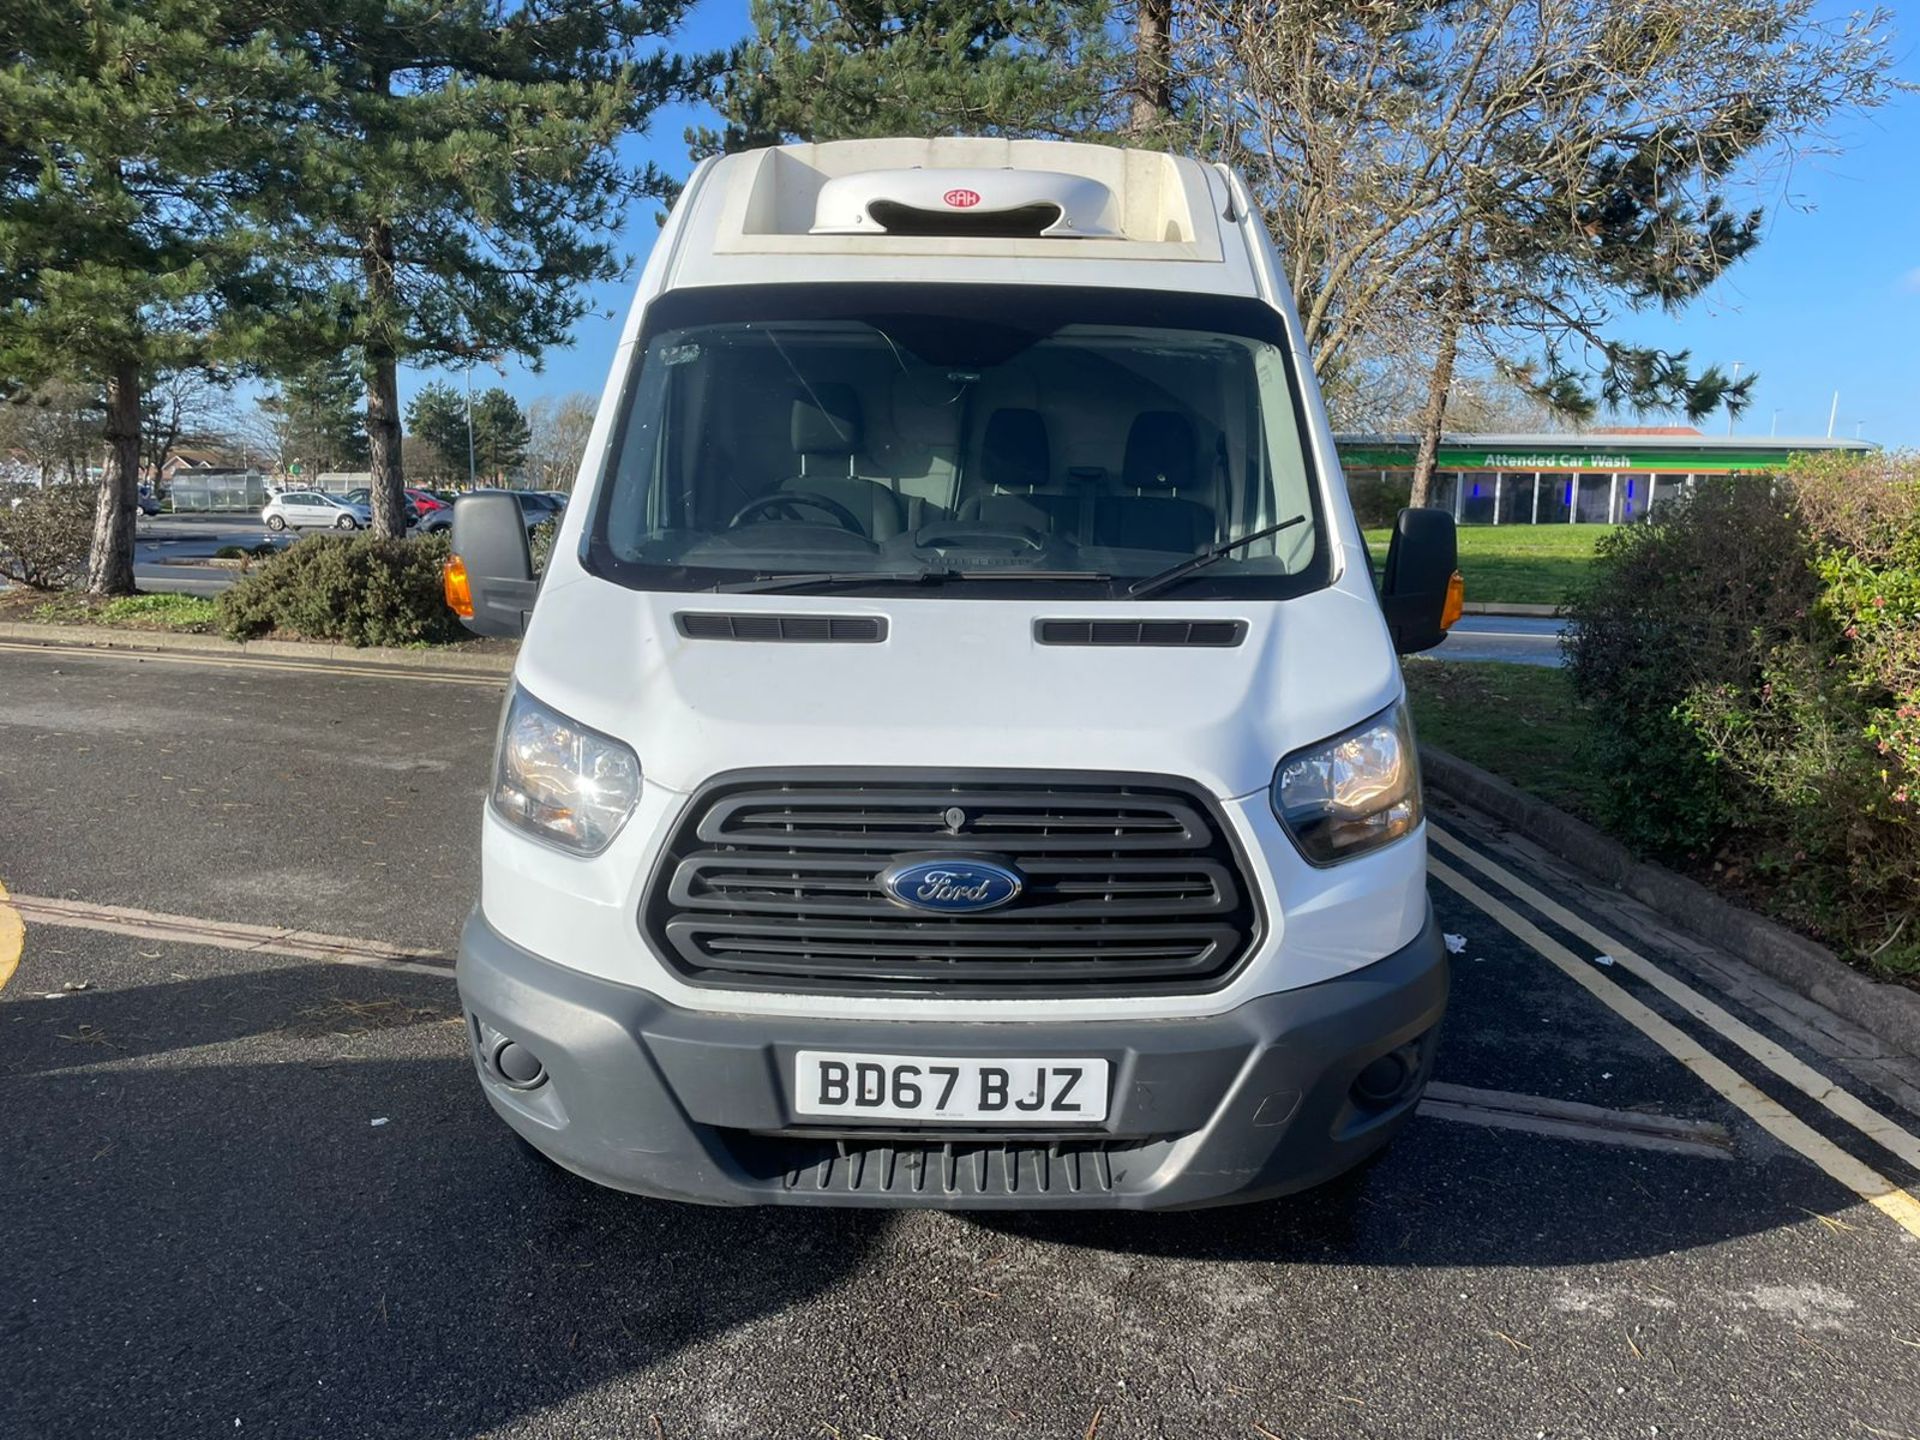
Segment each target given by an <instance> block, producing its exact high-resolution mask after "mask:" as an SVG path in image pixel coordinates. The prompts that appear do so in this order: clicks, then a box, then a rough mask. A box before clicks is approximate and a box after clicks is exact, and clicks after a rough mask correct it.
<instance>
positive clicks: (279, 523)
mask: <svg viewBox="0 0 1920 1440" xmlns="http://www.w3.org/2000/svg"><path fill="white" fill-rule="evenodd" d="M267 528H268V529H269V530H284V529H286V528H287V517H286V516H284V515H269V516H268V517H267Z"/></svg>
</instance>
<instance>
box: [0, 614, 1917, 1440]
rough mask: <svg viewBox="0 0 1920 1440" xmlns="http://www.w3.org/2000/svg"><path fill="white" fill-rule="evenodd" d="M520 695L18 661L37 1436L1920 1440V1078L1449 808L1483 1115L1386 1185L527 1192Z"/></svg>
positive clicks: (545, 1187)
mask: <svg viewBox="0 0 1920 1440" xmlns="http://www.w3.org/2000/svg"><path fill="white" fill-rule="evenodd" d="M499 697H500V688H499V686H498V685H497V684H494V683H492V682H490V681H486V680H483V679H480V678H478V677H464V678H462V679H460V680H453V679H450V678H445V677H442V678H431V677H427V678H413V677H404V676H394V677H390V678H389V677H370V676H364V675H358V674H352V675H348V674H327V673H323V672H320V671H311V672H309V671H300V670H286V669H281V670H270V669H268V668H266V667H264V666H260V665H252V666H249V663H248V662H244V661H196V662H194V663H169V662H165V661H162V660H160V659H157V658H151V659H147V660H141V659H138V658H134V657H121V656H112V657H108V656H99V657H94V656H75V655H72V654H58V655H53V654H45V653H36V652H33V651H30V650H26V649H22V648H18V647H11V646H7V647H0V884H4V885H5V887H6V889H7V891H8V892H9V893H10V895H11V897H12V898H11V904H12V907H13V908H14V909H15V910H16V911H17V912H18V914H19V915H20V917H22V918H23V919H24V922H25V943H24V949H23V952H22V954H21V956H20V958H19V962H18V968H17V971H16V972H15V973H13V975H12V977H11V979H10V980H5V979H4V977H5V975H6V966H5V962H6V961H7V959H8V957H7V956H6V955H5V954H4V953H0V980H4V989H0V1157H4V1158H3V1159H0V1218H3V1220H4V1225H5V1229H4V1232H0V1256H4V1262H3V1263H0V1274H4V1276H5V1277H6V1283H5V1285H4V1286H0V1435H4V1436H9V1437H11V1436H21V1437H50V1440H51V1437H67V1436H72V1437H96V1436H121V1435H125V1436H141V1437H161V1436H211V1435H222V1436H227V1435H239V1436H242V1437H246V1436H260V1435H266V1436H289V1437H294V1436H299V1437H306V1436H318V1435H337V1436H344V1437H362V1436H408V1437H414V1436H445V1437H469V1436H556V1437H559V1436H565V1437H579V1436H621V1437H627V1436H635V1437H646V1440H680V1437H692V1436H702V1437H705V1436H714V1437H719V1436H762V1435H765V1436H807V1437H835V1440H857V1437H865V1436H877V1437H884V1440H910V1437H917V1436H925V1437H948V1436H953V1437H960V1436H965V1437H976V1436H1060V1437H1069V1440H1087V1437H1100V1440H1110V1437H1123V1436H1168V1437H1193V1436H1201V1435H1209V1436H1210V1435H1238V1436H1253V1437H1260V1436H1267V1437H1292V1436H1349V1435H1352V1436H1473V1437H1477V1436H1510V1435H1511V1436H1532V1437H1544V1436H1554V1437H1559V1436H1567V1437H1573V1436H1590V1437H1619V1436H1695V1435H1697V1436H1733V1435H1739V1436H1769V1437H1773V1436H1777V1437H1782V1440H1786V1437H1795V1440H1798V1437H1815V1436H1849V1437H1867V1436H1895V1437H1902V1436H1920V1307H1916V1304H1915V1297H1916V1295H1920V1214H1916V1213H1915V1212H1914V1211H1913V1210H1912V1209H1910V1208H1909V1207H1911V1206H1912V1200H1911V1197H1910V1193H1909V1192H1910V1187H1911V1186H1912V1185H1913V1183H1914V1181H1915V1179H1916V1168H1917V1167H1916V1162H1917V1161H1920V1141H1916V1140H1915V1138H1914V1134H1915V1132H1916V1131H1917V1130H1920V1117H1917V1116H1916V1114H1915V1109H1914V1107H1915V1105H1916V1103H1920V1092H1917V1091H1916V1090H1915V1089H1914V1088H1913V1086H1914V1082H1915V1080H1916V1079H1920V1070H1916V1067H1915V1066H1914V1065H1913V1063H1912V1061H1911V1060H1910V1059H1909V1058H1907V1057H1900V1056H1894V1055H1888V1054H1886V1053H1885V1052H1884V1051H1883V1049H1882V1048H1881V1047H1878V1046H1877V1045H1875V1044H1874V1043H1873V1042H1872V1041H1871V1039H1870V1038H1868V1037H1865V1036H1863V1035H1861V1034H1860V1033H1859V1032H1855V1031H1851V1030H1850V1029H1849V1027H1847V1026H1845V1025H1844V1024H1842V1023H1841V1022H1838V1021H1836V1020H1834V1019H1833V1018H1832V1017H1829V1016H1826V1015H1824V1014H1823V1013H1822V1012H1819V1011H1818V1010H1817V1008H1816V1007H1813V1006H1811V1004H1810V1003H1809V1002H1804V1001H1795V1000H1793V999H1792V997H1788V996H1785V995H1784V993H1782V992H1779V991H1777V990H1776V989H1774V988H1773V987H1770V986H1768V985H1767V984H1766V983H1765V982H1763V981H1759V980H1758V979H1757V978H1755V977H1753V976H1752V975H1751V974H1750V972H1747V971H1745V970H1744V968H1743V967H1741V966H1740V965H1739V963H1738V960H1737V957H1725V956H1719V955H1715V954H1713V953H1712V952H1709V951H1707V950H1705V949H1704V947H1701V946H1699V945H1698V944H1697V943H1695V942H1692V941H1690V940H1688V939H1686V938H1685V937H1682V936H1677V935H1672V934H1670V933H1667V932H1664V931H1662V930H1661V929H1660V928H1659V927H1658V925H1657V923H1655V922H1653V921H1652V920H1651V918H1650V917H1648V916H1646V915H1644V914H1641V913H1638V912H1635V911H1633V909H1632V907H1630V906H1626V905H1622V904H1620V903H1618V902H1613V901H1609V900H1608V899H1607V898H1606V897H1604V896H1603V895H1600V894H1599V893H1598V892H1595V891H1593V890H1591V889H1588V888H1586V887H1585V886H1584V885H1582V884H1581V883H1580V881H1579V878H1578V877H1576V876H1570V875H1568V874H1566V873H1565V872H1564V871H1562V870H1560V869H1559V868H1557V867H1555V866H1554V865H1552V864H1551V863H1549V862H1547V861H1546V860H1545V859H1544V858H1543V857H1539V856H1537V855H1534V854H1532V853H1530V852H1528V851H1527V850H1526V849H1525V847H1524V846H1521V845H1519V844H1517V843H1516V842H1514V841H1512V840H1511V839H1510V838H1509V837H1506V836H1503V835H1501V834H1500V833H1499V832H1498V831H1497V830H1496V829H1495V828H1493V827H1492V826H1490V825H1488V824H1487V823H1485V822H1483V821H1481V820H1480V819H1478V818H1477V817H1475V816H1473V815H1470V814H1466V813H1462V812H1459V811H1454V810H1447V809H1445V808H1444V807H1442V808H1441V809H1440V812H1439V813H1438V815H1437V817H1436V819H1437V830H1438V833H1437V834H1436V839H1435V845H1434V851H1433V853H1434V858H1435V860H1436V861H1437V862H1438V865H1437V866H1436V880H1435V883H1434V886H1433V897H1434V903H1435V905H1436V907H1437V909H1438V912H1439V915H1440V918H1441V920H1442V922H1443V926H1444V928H1445V930H1446V931H1447V932H1449V933H1450V934H1452V935H1456V936H1458V937H1460V949H1459V953H1457V954H1456V955H1455V956H1454V1001H1453V1007H1452V1010H1451V1012H1450V1015H1449V1019H1448V1021H1447V1028H1446V1031H1445V1035H1444V1039H1443V1042H1442V1047H1441V1052H1440V1059H1439V1066H1438V1073H1437V1080H1438V1082H1439V1086H1438V1088H1437V1089H1436V1092H1435V1098H1434V1099H1433V1100H1430V1102H1429V1104H1428V1106H1427V1108H1426V1109H1425V1110H1424V1111H1423V1113H1422V1114H1421V1115H1420V1116H1419V1117H1418V1118H1417V1119H1416V1120H1415V1121H1414V1123H1413V1124H1412V1125H1411V1126H1410V1127H1409V1129H1408V1130H1407V1131H1406V1133H1405V1134H1404V1135H1403V1137H1402V1138H1401V1140H1400V1141H1399V1142H1397V1143H1396V1144H1395V1146H1394V1147H1393V1148H1392V1149H1391V1150H1390V1151H1389V1152H1388V1153H1387V1154H1386V1156H1385V1157H1384V1158H1383V1159H1382V1160H1381V1161H1380V1162H1379V1163H1378V1164H1377V1165H1375V1166H1373V1167H1372V1168H1371V1169H1370V1170H1368V1171H1367V1172H1366V1173H1364V1174H1363V1175H1360V1176H1358V1177H1355V1178H1353V1179H1351V1180H1349V1181H1345V1182H1341V1183H1339V1184H1336V1185H1334V1186H1332V1187H1329V1188H1327V1189H1325V1190H1322V1191H1319V1192H1314V1193H1310V1194H1307V1195H1304V1196H1301V1197H1298V1198H1296V1199H1293V1200H1288V1201H1284V1202H1279V1203H1274V1204H1267V1205H1260V1206H1254V1207H1247V1208H1238V1209H1225V1210H1216V1211H1206V1212H1197V1213H1186V1214H1169V1215H1156V1216H1144V1217H1143V1216H1133V1215H1093V1216H1087V1215H1079V1216H1059V1215H1024V1216H1023V1215H994V1216H966V1215H950V1214H939V1213H900V1214H891V1213H884V1212H850V1211H821V1210H807V1211H788V1212H782V1211H762V1210H752V1211H721V1210H707V1209H698V1208H689V1207H682V1206H676V1205H672V1204H667V1203H662V1202H652V1201H646V1200H639V1199H634V1198H631V1197H627V1196H622V1195H617V1194H613V1193H609V1192H604V1191H598V1190H596V1189H594V1188H592V1187H590V1186H587V1185H584V1184H582V1183H579V1182H576V1181H573V1180H571V1179H569V1178H567V1177H564V1176H561V1175H559V1174H557V1173H555V1172H552V1171H550V1170H548V1169H546V1168H545V1167H543V1166H541V1165H539V1164H537V1163H535V1162H531V1161H529V1160H527V1159H525V1158H523V1156H522V1154H521V1152H520V1151H519V1150H518V1149H517V1148H516V1146H515V1144H514V1142H513V1141H512V1140H511V1138H510V1137H509V1135H508V1133H507V1131H506V1130H505V1129H504V1127H502V1126H501V1125H500V1124H499V1122H498V1121H497V1120H496V1119H495V1118H494V1116H493V1115H492V1114H491V1112H490V1111H488V1109H487V1107H486V1105H485V1103H484V1101H483V1100H482V1098H481V1096H480V1092H479V1089H478V1086H477V1084H476V1082H475V1080H474V1078H473V1075H472V1073H471V1069H470V1066H469V1062H468V1060H467V1058H466V1047H465V1044H464V1042H463V1034H462V1026H461V1022H460V1017H459V1014H458V1010H457V1004H456V1001H455V996H454V992H453V986H452V983H451V980H450V978H449V973H448V971H447V969H446V964H445V957H447V956H450V954H451V951H452V948H453V944H454V940H455V936H456V932H457V928H458V925H459V922H460V919H461V917H462V915H463V914H464V912H465V910H466V909H467V907H468V906H469V905H470V904H471V902H472V899H473V895H474V891H475V885H476V879H477V863H476V857H475V853H474V850H475V840H476V832H477V826H478V820H479V809H480V804H481V797H482V794H483V788H484V785H485V781H486V766H487V760H488V752H489V748H490V746H491V742H492V734H493V727H494V724H495V720H496V715H497V708H498V702H499ZM1556 912H1557V913H1556ZM5 934H6V928H5V926H4V924H0V946H4V945H5ZM1595 935H1598V936H1600V937H1601V938H1602V939H1604V940H1605V941H1606V945H1605V946H1604V947H1603V946H1602V945H1601V944H1600V943H1598V942H1597V941H1596V940H1595V939H1594V938H1593V937H1594V936H1595ZM1602 954H1604V955H1605V956H1606V957H1607V959H1608V960H1610V961H1611V962H1612V963H1610V964H1601V963H1599V962H1598V961H1597V960H1596V958H1595V957H1596V956H1598V955H1602ZM1809 1075H1811V1076H1812V1077H1813V1078H1812V1080H1808V1078H1807V1077H1808V1076H1809ZM1570 1107H1591V1108H1590V1109H1579V1108H1570Z"/></svg>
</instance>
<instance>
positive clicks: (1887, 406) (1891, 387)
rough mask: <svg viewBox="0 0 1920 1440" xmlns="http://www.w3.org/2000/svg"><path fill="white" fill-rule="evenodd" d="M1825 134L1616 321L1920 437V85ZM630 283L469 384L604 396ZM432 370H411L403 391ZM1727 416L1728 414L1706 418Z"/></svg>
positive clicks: (1857, 420) (1888, 436) (1912, 46)
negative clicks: (1697, 275)
mask: <svg viewBox="0 0 1920 1440" xmlns="http://www.w3.org/2000/svg"><path fill="white" fill-rule="evenodd" d="M1836 8H1838V7H1836ZM747 29H748V26H747V7H746V0H702V3H700V4H699V5H698V6H697V7H696V9H695V10H694V12H693V14H692V16H691V18H690V20H689V23H688V24H687V26H686V27H685V29H684V30H683V31H682V33H681V35H680V37H679V40H680V43H681V44H682V45H684V46H686V47H687V48H690V49H700V48H706V47H718V46H723V45H726V44H728V43H730V42H731V41H732V40H734V39H736V38H738V37H740V36H743V35H745V34H746V33H747ZM1896 46H1897V49H1896V53H1897V54H1898V56H1899V61H1900V63H1899V73H1900V74H1901V75H1902V76H1903V77H1904V78H1906V79H1908V80H1910V81H1920V25H1913V26H1910V27H1909V29H1908V30H1907V31H1906V32H1905V33H1902V34H1900V35H1899V36H1898V38H1897V41H1896ZM704 118H706V117H705V116H704V114H703V113H702V112H701V111H699V110H697V109H693V108H683V109H677V110H672V111H662V112H661V113H660V114H659V115H657V116H656V117H655V120H654V123H653V126H652V129H651V132H650V133H649V134H647V135H645V136H642V137H636V138H635V139H633V140H631V141H629V142H628V144H629V147H630V150H631V153H632V155H633V156H634V157H635V158H636V159H639V158H645V159H651V160H653V161H654V162H655V163H656V164H658V165H660V166H661V167H662V168H663V169H665V170H668V171H669V172H671V173H673V174H677V175H685V174H686V173H687V172H688V171H689V170H690V169H691V168H692V167H691V164H690V163H689V161H688V159H687V147H686V143H685V141H684V138H683V135H684V131H685V130H686V128H687V126H688V125H690V124H699V123H701V121H702V120H703V119H704ZM1830 138H1831V141H1832V142H1833V146H1834V148H1835V149H1837V151H1838V153H1837V154H1831V155H1815V156H1811V157H1808V158H1805V159H1802V160H1800V161H1798V162H1797V163H1796V164H1795V165H1794V167H1793V168H1792V169H1791V171H1790V172H1787V173H1784V174H1781V175H1779V176H1771V177H1769V182H1768V185H1767V187H1766V189H1765V190H1764V191H1762V192H1761V199H1762V200H1763V201H1764V203H1765V204H1766V205H1767V207H1768V209H1769V210H1770V212H1771V214H1770V219H1769V221H1768V227H1767V233H1766V238H1765V240H1764V241H1763V242H1762V244H1761V245H1760V246H1759V247H1758V248H1757V249H1756V250H1755V251H1754V252H1753V254H1752V255H1751V256H1750V257H1749V258H1748V259H1747V260H1745V261H1744V262H1743V263H1742V264H1741V265H1740V266H1738V267H1737V268H1736V269H1735V270H1734V271H1733V272H1732V273H1730V274H1729V275H1728V276H1727V277H1726V278H1725V279H1724V280H1723V281H1722V282H1721V283H1720V285H1718V286H1717V287H1716V288H1715V290H1714V291H1713V292H1712V293H1710V294H1709V295H1707V296H1706V297H1704V298H1703V299H1701V300H1698V301H1696V302H1695V303H1694V304H1693V305H1692V306H1691V307H1689V308H1688V309H1687V310H1686V311H1685V312H1684V313H1682V314H1681V315H1680V316H1678V317H1672V318H1669V317H1666V316H1658V315H1655V316H1643V317H1636V318H1635V319H1634V320H1632V321H1630V322H1629V323H1628V324H1626V325H1624V326H1622V327H1620V328H1621V332H1622V333H1623V334H1624V335H1626V336H1628V337H1630V338H1632V339H1634V340H1636V341H1639V342H1642V343H1652V344H1659V345H1663V346H1666V347H1669V348H1674V349H1678V348H1685V349H1688V350H1690V351H1692V353H1693V355H1694V357H1695V358H1696V360H1698V361H1701V362H1706V361H1717V362H1720V363H1722V364H1725V365H1731V364H1732V363H1733V362H1735V361H1739V362H1741V363H1742V364H1743V366H1744V373H1748V374H1751V373H1753V372H1755V371H1758V372H1759V376H1760V379H1759V383H1758V384H1757V385H1756V386H1755V387H1754V392H1753V398H1752V405H1751V408H1750V409H1749V410H1748V411H1747V413H1746V414H1745V415H1744V416H1742V417H1741V418H1740V420H1739V421H1737V422H1736V425H1735V431H1736V433H1738V434H1742V435H1766V434H1768V433H1769V431H1770V429H1772V428H1773V427H1775V426H1777V427H1778V433H1779V434H1780V435H1783V436H1786V435H1824V434H1825V433H1826V429H1827V414H1828V407H1829V405H1830V404H1831V401H1832V397H1833V393H1834V392H1835V391H1836V390H1837V391H1839V392H1840V408H1839V416H1838V421H1837V424H1836V425H1835V428H1834V433H1835V434H1836V435H1841V436H1851V435H1853V434H1854V433H1855V431H1856V427H1857V428H1858V431H1859V433H1860V434H1861V435H1862V436H1863V437H1864V438H1866V439H1869V440H1875V441H1878V442H1880V443H1881V444H1883V445H1889V446H1920V94H1907V95H1901V96H1898V97H1896V98H1895V100H1894V102H1893V103H1892V104H1891V105H1889V106H1887V107H1885V108H1883V109H1881V110H1879V111H1876V112H1874V113H1873V114H1871V115H1866V116H1858V117H1849V118H1847V119H1846V120H1844V121H1843V122H1842V123H1841V124H1840V125H1838V126H1837V127H1836V128H1835V129H1834V131H1833V134H1832V136H1831V137H1830ZM655 209H656V207H654V206H651V205H648V206H641V207H638V208H637V209H636V211H635V213H634V214H633V215H632V216H631V218H630V219H629V221H628V223H627V227H626V231H625V233H624V236H623V239H624V240H625V242H626V243H627V245H628V246H629V247H630V248H631V251H632V253H633V255H634V260H635V265H634V268H633V271H632V276H637V275H638V274H639V264H640V262H642V261H644V259H645V256H646V250H647V248H648V247H649V246H650V245H651V243H652V241H653V237H654V232H655V228H656V227H655V223H654V215H655ZM630 295H631V279H630V280H629V281H628V282H626V283H622V284H618V285H607V286H602V287H599V288H598V289H597V290H596V291H595V292H594V293H593V296H592V300H593V305H594V309H593V313H591V314H589V315H588V316H587V317H586V318H584V319H583V320H582V321H581V322H580V323H579V325H577V326H576V327H575V329H574V333H573V343H572V344H571V345H570V346H566V347H562V348H556V349H554V350H550V351H549V352H548V353H547V355H546V357H545V364H544V368H543V370H542V371H540V372H539V373H535V372H533V371H531V370H529V369H527V368H526V367H523V366H515V365H511V364H510V365H509V366H508V367H507V368H506V370H505V372H504V376H503V377H502V376H499V375H495V374H493V373H491V372H489V371H486V370H484V369H483V370H480V371H478V372H476V373H475V375H474V384H475V385H476V386H483V385H488V384H498V383H504V384H505V385H506V387H507V388H508V389H509V390H511V391H512V392H513V393H514V394H515V395H517V396H518V397H519V398H520V399H521V400H522V401H523V402H525V401H529V400H532V399H534V398H536V397H537V396H540V395H543V394H559V393H563V392H566V391H571V390H583V391H587V392H589V393H590V394H593V395H595V396H596V397H597V396H598V394H599V392H600V388H601V386H602V385H603V384H604V382H605V380H606V373H607V366H608V364H609V362H610V361H611V359H612V356H613V347H614V345H615V343H616V342H617V341H618V339H619V330H620V325H621V322H622V321H623V320H624V319H625V316H626V309H627V303H628V300H629V298H630ZM430 378H433V377H432V376H431V375H427V374H421V373H417V372H412V373H408V374H404V375H403V376H402V377H401V393H402V398H403V400H404V399H405V398H408V397H410V396H411V395H412V393H413V391H414V390H415V389H417V388H418V387H419V385H420V384H422V383H424V381H425V380H427V379H430ZM456 378H457V377H456ZM1776 412H1777V414H1776ZM1649 418H1650V419H1651V418H1653V417H1649ZM1725 426H1726V422H1725V420H1724V418H1722V419H1720V420H1718V421H1715V422H1708V424H1707V425H1706V426H1705V427H1704V428H1707V429H1709V430H1712V431H1714V432H1716V433H1718V432H1721V431H1724V429H1725Z"/></svg>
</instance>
